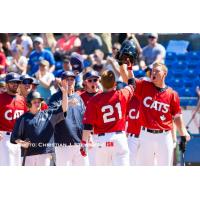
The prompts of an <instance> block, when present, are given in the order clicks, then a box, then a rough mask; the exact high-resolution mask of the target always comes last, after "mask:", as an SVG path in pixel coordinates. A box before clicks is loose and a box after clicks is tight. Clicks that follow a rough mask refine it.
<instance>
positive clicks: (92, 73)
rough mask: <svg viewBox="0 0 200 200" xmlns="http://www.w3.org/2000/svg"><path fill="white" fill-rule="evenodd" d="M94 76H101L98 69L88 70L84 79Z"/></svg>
mask: <svg viewBox="0 0 200 200" xmlns="http://www.w3.org/2000/svg"><path fill="white" fill-rule="evenodd" d="M92 77H95V78H100V76H99V74H98V72H97V71H94V70H92V71H90V72H87V73H85V74H84V75H83V80H84V81H85V80H86V79H89V78H92Z"/></svg>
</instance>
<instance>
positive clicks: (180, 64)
mask: <svg viewBox="0 0 200 200" xmlns="http://www.w3.org/2000/svg"><path fill="white" fill-rule="evenodd" d="M187 66H188V63H187V62H186V61H178V62H175V63H174V69H178V70H179V69H180V70H184V69H186V68H187Z"/></svg>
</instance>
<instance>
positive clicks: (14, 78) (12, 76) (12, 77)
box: [5, 72, 21, 83]
mask: <svg viewBox="0 0 200 200" xmlns="http://www.w3.org/2000/svg"><path fill="white" fill-rule="evenodd" d="M5 81H6V83H9V82H21V80H20V75H19V74H17V73H15V72H10V73H8V74H7V75H6V78H5Z"/></svg>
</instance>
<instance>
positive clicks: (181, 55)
mask: <svg viewBox="0 0 200 200" xmlns="http://www.w3.org/2000/svg"><path fill="white" fill-rule="evenodd" d="M186 55H187V54H186V53H184V54H178V55H177V60H178V61H182V62H185V61H187V56H186Z"/></svg>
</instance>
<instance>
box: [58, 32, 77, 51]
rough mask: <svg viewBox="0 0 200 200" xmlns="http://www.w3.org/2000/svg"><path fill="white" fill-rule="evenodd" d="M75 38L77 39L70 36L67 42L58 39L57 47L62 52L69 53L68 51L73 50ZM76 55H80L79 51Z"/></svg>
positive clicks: (63, 39)
mask: <svg viewBox="0 0 200 200" xmlns="http://www.w3.org/2000/svg"><path fill="white" fill-rule="evenodd" d="M77 38H78V37H77V36H75V35H72V36H70V37H69V39H68V40H66V39H65V38H60V39H59V40H58V41H57V45H58V46H59V48H60V49H62V50H64V51H70V50H72V49H73V47H74V43H75V40H76V39H77ZM78 53H80V51H79V50H78Z"/></svg>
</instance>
